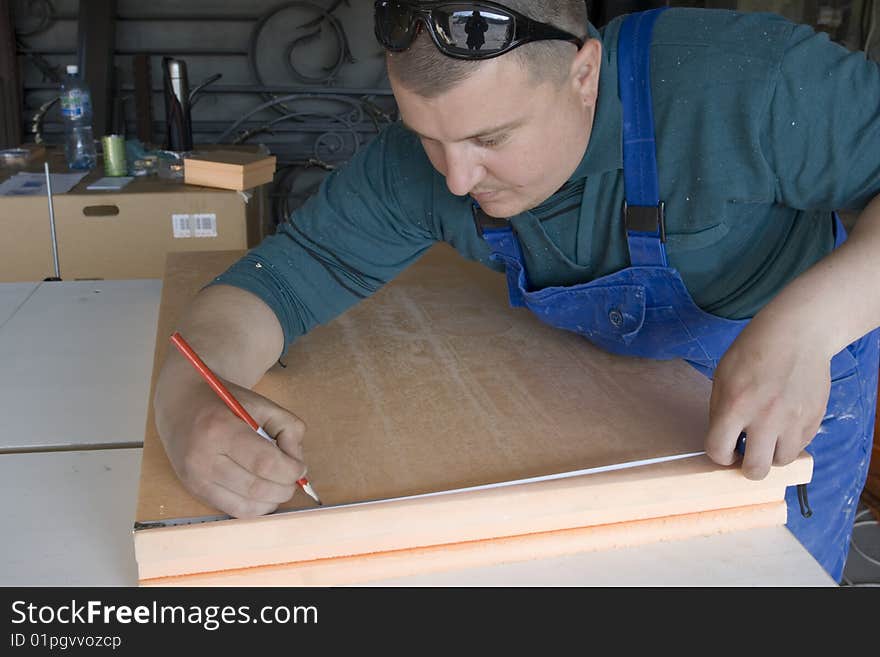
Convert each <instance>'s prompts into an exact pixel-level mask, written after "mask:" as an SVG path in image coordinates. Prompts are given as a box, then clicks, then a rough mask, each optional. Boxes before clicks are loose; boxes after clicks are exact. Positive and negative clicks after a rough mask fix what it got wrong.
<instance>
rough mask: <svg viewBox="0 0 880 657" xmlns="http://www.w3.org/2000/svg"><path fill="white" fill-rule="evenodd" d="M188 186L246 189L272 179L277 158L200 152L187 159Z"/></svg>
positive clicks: (184, 169)
mask: <svg viewBox="0 0 880 657" xmlns="http://www.w3.org/2000/svg"><path fill="white" fill-rule="evenodd" d="M183 164H184V165H183V175H184V182H185V183H186V184H188V185H203V186H205V187H220V188H223V189H233V190H238V191H242V190H245V189H253V188H254V187H259V186H260V185H263V184H266V183H270V182H272V180H273V178H274V177H275V166H276V157H275V156H274V155H264V154H261V153H247V152H242V151H209V152H206V153H197V154H195V155H193V156H192V157H188V158H186V159H184V161H183Z"/></svg>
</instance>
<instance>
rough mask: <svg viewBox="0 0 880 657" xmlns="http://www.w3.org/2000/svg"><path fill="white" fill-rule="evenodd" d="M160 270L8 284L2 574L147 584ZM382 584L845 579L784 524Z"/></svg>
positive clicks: (2, 357)
mask: <svg viewBox="0 0 880 657" xmlns="http://www.w3.org/2000/svg"><path fill="white" fill-rule="evenodd" d="M160 293H161V281H159V280H153V279H148V280H119V281H62V282H45V283H36V282H35V283H5V284H0V362H2V363H3V365H2V367H0V413H2V417H3V423H2V426H3V429H2V431H0V481H2V482H3V487H4V492H5V495H4V496H3V497H2V501H0V517H2V518H3V519H4V525H5V531H4V536H5V539H4V550H3V552H4V559H3V561H2V563H0V586H135V585H136V584H137V568H136V565H135V561H134V550H133V543H132V535H131V531H132V522H133V518H134V510H135V504H136V497H137V481H138V473H139V469H140V455H141V450H140V447H139V446H140V444H141V443H142V440H143V436H144V426H145V418H146V409H147V398H148V394H149V393H148V390H149V383H150V372H151V369H152V357H153V353H154V345H155V332H156V321H157V312H158V306H159V301H160ZM371 585H372V586H386V585H388V586H434V585H437V586H446V585H452V586H496V585H498V586H834V582H833V581H832V580H831V579H830V578H829V577H828V576H827V574H826V573H825V572H824V571H823V570H822V569H821V567H820V566H819V565H818V563H817V562H816V561H815V560H814V559H813V558H812V556H810V554H809V553H808V552H807V551H806V550H805V549H804V548H803V547H802V546H801V545H800V544H799V543H798V541H797V540H796V539H795V538H794V536H793V535H792V534H791V533H790V532H789V531H788V530H787V529H785V528H784V527H779V526H777V527H768V528H761V529H753V530H744V531H738V532H731V533H727V534H719V535H713V536H707V537H698V538H690V539H686V540H679V541H669V542H664V543H655V544H651V545H643V546H639V547H633V548H625V549H618V550H613V551H601V552H589V553H581V554H575V555H569V556H564V557H555V558H549V559H542V560H531V561H525V562H519V563H507V564H501V565H497V566H491V567H480V568H470V569H467V570H459V571H455V572H446V573H433V574H430V575H418V576H410V577H405V578H398V579H387V580H382V581H380V582H373V583H371Z"/></svg>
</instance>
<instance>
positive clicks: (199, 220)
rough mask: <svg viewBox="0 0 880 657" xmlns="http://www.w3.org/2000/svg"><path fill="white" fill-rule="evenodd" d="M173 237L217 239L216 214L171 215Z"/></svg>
mask: <svg viewBox="0 0 880 657" xmlns="http://www.w3.org/2000/svg"><path fill="white" fill-rule="evenodd" d="M171 227H172V229H173V231H174V237H175V238H178V237H217V215H216V214H172V215H171Z"/></svg>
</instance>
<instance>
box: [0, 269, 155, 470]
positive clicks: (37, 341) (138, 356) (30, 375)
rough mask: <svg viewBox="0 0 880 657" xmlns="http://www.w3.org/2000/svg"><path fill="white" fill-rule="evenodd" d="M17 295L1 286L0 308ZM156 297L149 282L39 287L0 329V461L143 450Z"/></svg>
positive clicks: (7, 287) (151, 365) (129, 281)
mask: <svg viewBox="0 0 880 657" xmlns="http://www.w3.org/2000/svg"><path fill="white" fill-rule="evenodd" d="M9 286H15V287H9ZM19 286H20V284H17V283H5V284H0V290H2V291H3V292H0V299H6V298H7V297H9V298H11V297H13V296H15V294H16V293H18V294H20V293H21V291H19V290H18V287H19ZM161 292H162V282H161V281H160V280H154V279H147V280H127V281H60V282H49V283H40V284H39V287H38V288H37V289H36V290H35V291H34V292H33V293H32V294H31V295H30V297H29V298H27V301H26V302H25V303H24V304H23V305H21V306H20V307H19V308H18V310H17V311H16V312H15V313H14V315H12V316H11V317H10V318H8V319H7V320H6V322H5V323H0V364H2V365H0V417H2V418H3V422H2V427H0V452H9V451H22V450H24V451H27V450H32V449H35V448H40V449H46V448H58V447H63V448H68V449H69V448H75V447H88V446H94V445H107V444H109V445H115V444H119V443H123V444H128V445H130V446H135V445H139V444H143V438H144V422H145V418H146V412H147V398H148V396H149V386H150V376H151V373H152V369H153V351H154V345H155V341H156V323H157V319H158V308H159V300H160V296H161ZM0 314H2V307H0ZM0 316H2V315H0Z"/></svg>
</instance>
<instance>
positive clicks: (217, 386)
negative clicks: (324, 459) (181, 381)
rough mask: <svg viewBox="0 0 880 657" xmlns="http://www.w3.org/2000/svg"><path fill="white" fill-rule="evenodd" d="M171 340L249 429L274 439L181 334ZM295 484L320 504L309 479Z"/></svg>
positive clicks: (172, 336) (175, 334)
mask: <svg viewBox="0 0 880 657" xmlns="http://www.w3.org/2000/svg"><path fill="white" fill-rule="evenodd" d="M171 342H172V343H173V344H174V346H175V347H177V349H178V351H180V353H181V354H183V355H184V357H185V358H186V359H187V360H188V361H189V362H190V363H192V365H193V367H195V368H196V370H198V372H199V374H201V375H202V378H203V379H204V380H205V381H207V383H208V385H209V386H211V388H212V389H213V390H214V392H216V393H217V395H219V397H220V399H222V400H223V401H224V402H226V405H227V406H228V407H229V410H231V411H232V412H233V413H235V414H236V415H237V416H238V417H240V418H241V419H242V420H244V421H245V422H247V423H248V425H250V427H251V429H253V430H254V431H256V432H257V433H258V434H260V435H261V436H262V437H263V438H265V439H266V440H268V441H269V442H271V443H274V442H275V441H274V440H273V439H272V436H270V435H269V434H267V433H266V432H265V431H264V430H263V427H261V426H260V425H259V424H257V421H256V420H254V418H252V417H251V415H250V413H248V412H247V411H246V410H244V406H242V405H241V404H240V403H239V401H238V400H237V399H236V398H235V397H233V396H232V393H231V392H229V390H228V389H227V388H226V386H224V385H223V383H222V382H221V381H220V379H218V378H217V375H216V374H214V373H213V372H212V371H211V369H210V368H209V367H208V366H207V365H205V363H204V362H203V361H202V359H201V358H199V355H198V354H197V353H196V352H195V351H194V350H193V348H192V347H190V346H189V344H187V342H186V340H184V339H183V336H182V335H180V333H178V332H177V331H175V332H174V333H173V334H172V335H171ZM296 483H297V484H299V485H300V487H301V488H302V489H303V490H304V491H305V492H306V494H307V495H308V496H309V497H311V498H312V499H313V500H315V502H317V503H318V504H321V500H320V498H319V497H318V494H317V493H315V489H314V488H312V485H311V484H310V483H309V480H308V479H306V478H305V477H303V478H302V479H298V480H297V482H296Z"/></svg>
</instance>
